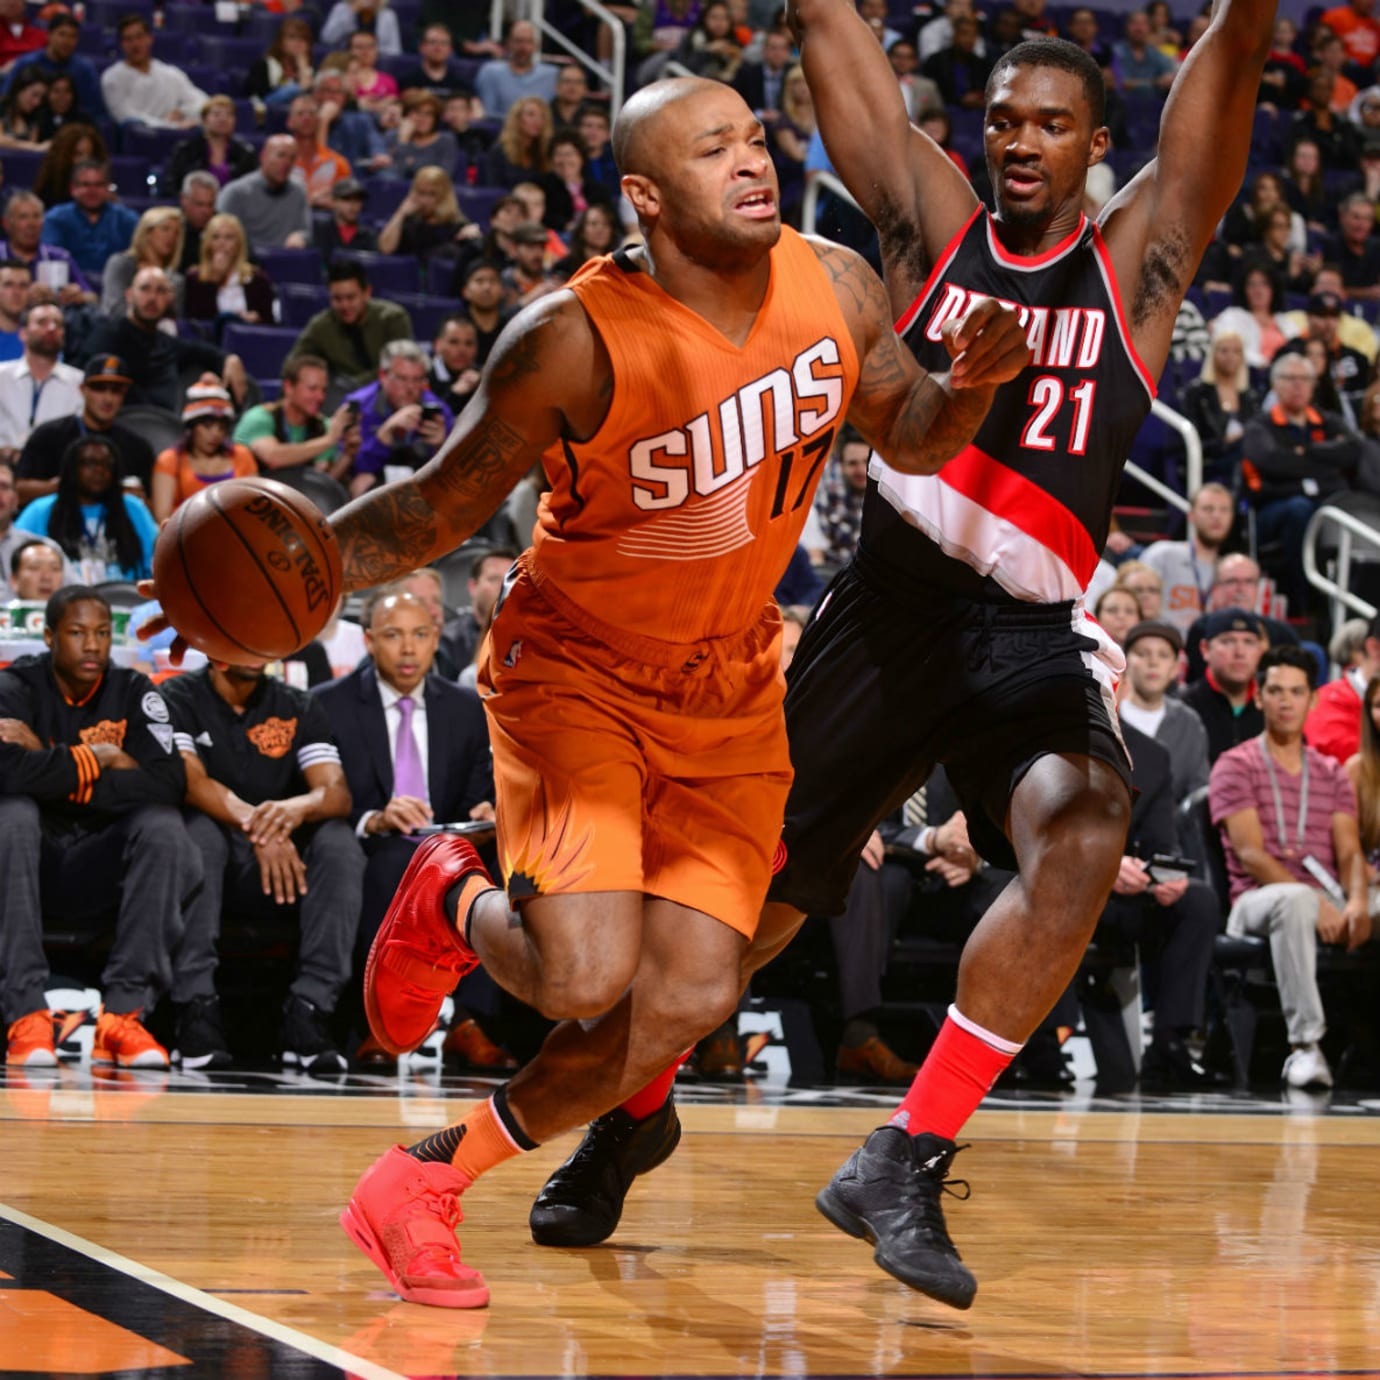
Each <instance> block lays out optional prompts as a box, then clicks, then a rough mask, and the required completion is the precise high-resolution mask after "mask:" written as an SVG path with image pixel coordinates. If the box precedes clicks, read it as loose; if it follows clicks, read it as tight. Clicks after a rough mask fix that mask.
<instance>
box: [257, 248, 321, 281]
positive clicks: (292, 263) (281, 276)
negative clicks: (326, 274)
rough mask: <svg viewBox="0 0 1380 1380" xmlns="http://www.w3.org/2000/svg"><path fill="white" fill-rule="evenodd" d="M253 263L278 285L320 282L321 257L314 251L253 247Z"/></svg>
mask: <svg viewBox="0 0 1380 1380" xmlns="http://www.w3.org/2000/svg"><path fill="white" fill-rule="evenodd" d="M254 262H255V263H257V264H258V265H259V267H260V268H262V269H263V271H264V272H265V273H267V274H268V276H269V277H270V278H272V279H273V281H274V282H275V283H277V284H279V285H281V284H283V283H319V282H320V281H321V255H320V254H318V253H317V252H316V250H314V249H275V248H271V247H269V246H267V245H262V246H261V245H255V247H254Z"/></svg>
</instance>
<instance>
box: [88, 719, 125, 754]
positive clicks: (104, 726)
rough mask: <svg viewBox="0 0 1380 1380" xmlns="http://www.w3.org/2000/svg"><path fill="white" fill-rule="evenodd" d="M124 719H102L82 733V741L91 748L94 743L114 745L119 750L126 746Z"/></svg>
mask: <svg viewBox="0 0 1380 1380" xmlns="http://www.w3.org/2000/svg"><path fill="white" fill-rule="evenodd" d="M125 725H126V721H125V720H124V719H102V720H101V721H100V723H98V724H92V725H91V727H90V728H84V729H82V731H81V740H82V742H83V743H85V744H86V745H87V747H90V746H91V745H92V744H93V743H113V744H114V745H115V746H116V747H117V748H122V747H124V745H125Z"/></svg>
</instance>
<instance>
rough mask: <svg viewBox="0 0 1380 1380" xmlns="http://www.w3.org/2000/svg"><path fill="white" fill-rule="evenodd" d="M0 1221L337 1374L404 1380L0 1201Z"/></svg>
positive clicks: (380, 1379)
mask: <svg viewBox="0 0 1380 1380" xmlns="http://www.w3.org/2000/svg"><path fill="white" fill-rule="evenodd" d="M0 1217H4V1218H6V1219H7V1220H8V1221H10V1222H13V1223H14V1224H15V1226H18V1227H24V1228H25V1229H26V1230H28V1231H31V1232H34V1233H36V1234H37V1235H39V1236H44V1237H47V1239H48V1240H49V1241H53V1242H56V1244H57V1245H59V1246H66V1247H67V1249H68V1250H71V1251H76V1252H77V1254H78V1255H84V1256H86V1257H87V1258H88V1259H89V1260H94V1261H96V1262H97V1263H98V1264H100V1265H105V1266H108V1267H109V1268H110V1269H112V1270H118V1271H119V1272H120V1273H121V1274H124V1275H128V1276H130V1278H131V1279H137V1280H139V1281H140V1282H141V1283H143V1284H148V1285H150V1286H152V1287H153V1288H154V1289H158V1290H161V1291H162V1292H163V1293H165V1294H171V1295H172V1297H173V1298H175V1299H180V1300H181V1301H182V1302H183V1303H188V1304H191V1305H192V1307H194V1308H201V1309H204V1310H205V1311H206V1312H207V1313H213V1314H215V1315H216V1316H217V1317H219V1318H224V1319H225V1321H226V1322H232V1323H237V1324H238V1325H239V1326H241V1327H246V1328H248V1329H249V1330H250V1331H251V1332H258V1333H259V1334H260V1335H262V1336H264V1337H268V1338H269V1339H270V1340H272V1341H275V1342H281V1343H283V1345H284V1346H291V1347H296V1349H297V1350H298V1351H302V1352H305V1353H306V1354H307V1355H308V1356H312V1357H315V1359H316V1360H318V1361H324V1362H325V1363H326V1364H327V1365H331V1366H338V1367H339V1368H340V1369H341V1370H342V1371H347V1372H351V1373H353V1374H354V1375H356V1376H359V1377H360V1380H407V1377H406V1376H403V1375H401V1374H399V1372H397V1371H395V1370H389V1369H387V1368H386V1367H385V1366H380V1365H376V1364H375V1363H374V1362H373V1361H366V1360H364V1358H363V1357H360V1356H355V1355H352V1354H351V1353H350V1352H348V1351H342V1350H341V1349H340V1348H339V1347H336V1346H332V1345H331V1344H330V1343H329V1342H323V1341H321V1340H320V1339H319V1338H316V1337H311V1336H308V1335H307V1334H306V1333H305V1332H299V1331H298V1330H297V1329H296V1328H295V1327H289V1326H287V1324H286V1323H280V1322H274V1321H273V1320H272V1319H271V1318H265V1317H261V1316H260V1315H259V1314H257V1313H251V1312H250V1311H249V1310H248V1309H247V1308H241V1307H240V1306H239V1305H238V1304H236V1303H226V1302H225V1300H223V1299H218V1298H216V1296H215V1295H214V1294H207V1293H203V1292H202V1291H201V1290H200V1289H196V1288H194V1287H193V1286H192V1285H190V1284H184V1283H182V1281H181V1280H177V1279H173V1277H172V1276H171V1275H165V1274H163V1273H162V1271H160V1270H155V1269H153V1267H152V1266H149V1265H143V1264H141V1263H140V1262H139V1261H137V1260H131V1259H130V1258H129V1257H128V1256H125V1255H120V1254H119V1253H118V1252H117V1251H111V1250H107V1249H106V1248H105V1247H104V1246H98V1245H97V1244H96V1243H95V1242H94V1241H87V1240H86V1239H85V1238H84V1237H80V1236H75V1235H73V1233H71V1232H70V1231H64V1230H63V1228H61V1227H56V1226H54V1225H53V1224H52V1223H51V1222H44V1221H42V1220H41V1219H40V1218H37V1217H31V1216H30V1215H29V1214H28V1213H27V1212H23V1211H21V1210H20V1209H19V1208H16V1207H11V1206H10V1205H9V1204H8V1203H0Z"/></svg>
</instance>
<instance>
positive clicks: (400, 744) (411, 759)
mask: <svg viewBox="0 0 1380 1380" xmlns="http://www.w3.org/2000/svg"><path fill="white" fill-rule="evenodd" d="M412 710H413V703H412V696H411V695H403V696H401V697H400V698H399V700H398V716H399V717H398V737H397V740H396V741H395V742H394V744H393V794H394V795H410V796H413V797H414V798H415V799H417V800H425V799H426V798H427V795H426V772H425V771H423V769H422V754H421V753H420V752H419V751H418V750H417V739H416V736H415V735H414V734H413V732H412Z"/></svg>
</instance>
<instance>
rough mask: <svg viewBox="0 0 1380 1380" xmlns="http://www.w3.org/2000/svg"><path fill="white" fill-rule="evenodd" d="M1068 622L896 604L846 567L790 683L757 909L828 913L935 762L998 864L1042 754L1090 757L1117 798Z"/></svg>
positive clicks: (1022, 611)
mask: <svg viewBox="0 0 1380 1380" xmlns="http://www.w3.org/2000/svg"><path fill="white" fill-rule="evenodd" d="M1081 620H1082V615H1081V614H1076V613H1075V610H1074V606H1073V605H1072V604H1069V603H1064V604H1029V605H1023V604H1018V605H1011V604H984V603H974V602H972V601H969V600H966V599H963V598H960V597H958V596H956V595H954V594H952V593H951V592H949V591H948V590H944V589H939V588H935V589H934V590H933V591H932V592H931V595H930V596H929V597H922V596H921V595H920V594H919V592H918V591H916V590H914V589H912V590H909V591H907V592H905V593H902V592H900V591H897V590H896V589H894V588H890V587H888V586H887V585H886V584H885V583H884V582H883V579H882V578H881V577H880V576H878V575H875V574H869V571H868V569H867V566H866V563H865V561H864V560H863V559H862V558H859V559H858V560H855V561H854V562H853V563H852V564H850V565H849V566H848V567H847V568H846V569H844V570H843V571H842V572H841V573H840V574H839V576H838V577H837V579H836V580H835V581H834V583H833V584H832V585H831V586H830V588H829V591H828V593H827V594H826V595H825V597H824V600H823V602H822V603H821V605H820V607H819V610H818V611H817V612H816V614H815V617H814V618H813V620H812V621H811V623H810V626H809V627H808V628H807V629H806V630H805V634H804V636H803V637H802V638H801V640H800V646H799V647H798V648H797V650H796V654H795V659H794V661H793V662H792V664H791V668H790V673H789V675H788V677H787V686H788V688H787V692H786V729H787V733H788V735H789V738H790V745H791V761H792V764H793V765H794V767H795V782H794V784H793V785H792V787H791V793H790V798H789V800H788V801H787V804H786V824H785V832H784V842H785V854H786V860H785V864H784V866H783V868H782V870H781V871H780V872H779V873H778V874H777V876H776V877H775V879H774V880H773V882H772V887H771V892H770V899H771V900H773V901H781V902H785V903H787V904H789V905H792V906H794V907H796V908H797V909H798V910H802V911H805V912H806V913H807V914H810V915H838V914H841V913H842V911H843V909H844V905H845V899H846V897H847V894H848V887H849V883H850V882H851V881H852V878H853V873H854V871H855V870H856V868H857V865H858V858H859V855H860V854H861V852H862V849H863V845H864V844H865V843H866V842H867V839H868V836H869V835H870V834H871V832H872V830H873V829H874V828H875V827H876V826H877V824H878V823H879V822H880V821H881V820H883V819H885V818H886V817H887V815H889V814H890V813H891V812H892V811H893V810H896V809H898V808H899V807H900V806H901V804H902V803H903V802H904V801H905V800H906V799H907V798H908V797H909V796H910V795H911V794H912V793H913V792H914V791H915V790H917V789H918V788H919V787H920V786H921V785H922V784H923V783H924V782H925V781H926V779H927V778H928V777H929V775H930V772H931V770H932V769H933V767H934V765H935V764H936V763H943V765H944V767H945V770H946V771H947V773H948V776H949V779H950V781H951V782H952V783H953V786H954V789H955V791H956V792H957V794H958V797H959V799H960V801H961V802H962V804H963V809H964V813H965V815H966V817H967V820H968V833H969V836H970V837H971V839H972V841H973V846H974V847H975V848H976V849H977V850H978V852H979V853H980V854H981V855H982V856H983V857H984V858H986V859H987V861H988V862H990V863H991V864H992V865H993V866H995V867H1004V868H1010V869H1014V868H1015V866H1016V859H1015V855H1014V853H1013V852H1012V849H1011V844H1010V842H1009V840H1008V839H1007V837H1006V833H1005V824H1006V815H1007V807H1008V805H1009V804H1010V800H1011V796H1012V793H1013V792H1014V791H1015V789H1016V787H1017V785H1018V784H1019V783H1020V781H1021V778H1022V777H1023V776H1024V775H1025V773H1026V772H1027V771H1028V770H1029V769H1030V768H1031V766H1032V765H1033V764H1034V763H1035V762H1036V761H1037V760H1038V759H1039V758H1041V757H1043V756H1045V755H1047V754H1050V753H1059V754H1075V755H1081V756H1086V757H1094V758H1097V759H1098V760H1100V761H1103V762H1106V763H1108V764H1109V765H1110V766H1111V767H1113V768H1114V769H1115V770H1116V771H1117V773H1118V774H1119V775H1120V776H1121V777H1122V779H1123V780H1124V781H1125V782H1126V787H1127V790H1128V792H1129V790H1130V788H1131V764H1130V759H1129V758H1128V756H1127V753H1126V748H1125V746H1124V744H1123V743H1122V740H1121V734H1120V731H1119V730H1118V728H1117V721H1116V711H1115V706H1114V703H1113V700H1112V692H1111V686H1110V674H1109V673H1108V672H1106V671H1105V670H1103V669H1102V668H1101V667H1100V666H1099V665H1097V664H1096V663H1095V662H1094V659H1093V652H1094V651H1095V650H1096V648H1097V644H1096V642H1095V641H1094V640H1093V639H1092V638H1091V637H1089V636H1087V635H1086V634H1085V633H1083V632H1081V631H1079V629H1078V626H1077V623H1078V622H1081ZM1099 672H1100V675H1101V678H1099ZM936 822H937V823H938V822H942V821H936Z"/></svg>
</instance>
